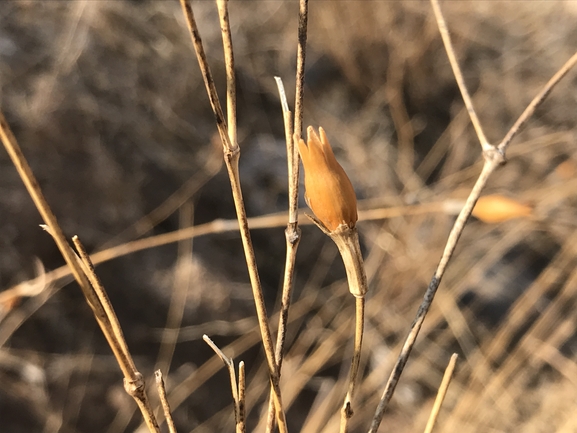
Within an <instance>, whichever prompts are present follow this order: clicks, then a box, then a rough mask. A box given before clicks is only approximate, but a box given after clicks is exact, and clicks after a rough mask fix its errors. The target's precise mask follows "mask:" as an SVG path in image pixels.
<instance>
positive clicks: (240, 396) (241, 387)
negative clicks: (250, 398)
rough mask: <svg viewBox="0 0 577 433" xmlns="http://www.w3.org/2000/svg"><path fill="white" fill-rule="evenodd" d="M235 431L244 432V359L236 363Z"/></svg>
mask: <svg viewBox="0 0 577 433" xmlns="http://www.w3.org/2000/svg"><path fill="white" fill-rule="evenodd" d="M236 431H237V433H245V432H246V373H245V369H244V361H240V362H239V363H238V422H237V424H236Z"/></svg>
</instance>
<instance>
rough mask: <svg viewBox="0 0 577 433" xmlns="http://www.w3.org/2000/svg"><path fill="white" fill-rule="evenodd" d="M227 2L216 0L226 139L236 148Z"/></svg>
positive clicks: (230, 41) (231, 51) (234, 77)
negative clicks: (223, 66)
mask: <svg viewBox="0 0 577 433" xmlns="http://www.w3.org/2000/svg"><path fill="white" fill-rule="evenodd" d="M227 3H228V0H216V4H217V6H218V17H219V19H220V30H221V33H222V44H223V49H224V64H225V67H226V119H227V122H228V137H229V138H230V142H231V144H232V145H233V146H237V144H238V143H237V128H236V75H235V71H234V54H233V50H232V36H231V33H230V21H229V19H228V6H227Z"/></svg>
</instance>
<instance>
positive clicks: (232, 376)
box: [202, 334, 240, 433]
mask: <svg viewBox="0 0 577 433" xmlns="http://www.w3.org/2000/svg"><path fill="white" fill-rule="evenodd" d="M202 339H203V340H204V341H205V342H206V344H208V345H209V346H210V347H211V349H212V350H214V353H216V354H217V355H218V357H219V358H220V359H221V360H222V362H224V365H226V368H227V369H228V375H229V378H230V388H231V391H232V399H233V401H234V419H235V422H236V427H237V433H240V430H239V425H240V411H239V398H238V384H237V382H236V373H235V371H234V362H233V361H232V359H230V358H229V357H228V356H226V355H225V354H224V352H223V351H222V350H220V348H219V347H218V346H217V345H216V344H215V343H214V341H212V340H211V339H210V337H209V336H208V335H206V334H205V335H203V336H202Z"/></svg>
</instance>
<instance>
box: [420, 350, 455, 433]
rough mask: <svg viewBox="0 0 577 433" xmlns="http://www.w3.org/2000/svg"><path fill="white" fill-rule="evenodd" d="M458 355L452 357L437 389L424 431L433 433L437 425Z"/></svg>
mask: <svg viewBox="0 0 577 433" xmlns="http://www.w3.org/2000/svg"><path fill="white" fill-rule="evenodd" d="M458 357H459V355H457V354H456V353H453V355H452V356H451V359H450V360H449V364H448V365H447V368H446V369H445V374H444V375H443V380H442V381H441V386H439V390H438V391H437V397H436V398H435V403H434V404H433V409H432V410H431V415H430V416H429V420H428V421H427V425H426V427H425V431H424V433H431V432H432V431H433V427H434V426H435V423H436V422H437V417H438V416H439V411H440V410H441V406H442V405H443V401H444V400H445V396H446V395H447V390H448V389H449V384H450V383H451V379H452V378H453V372H454V371H455V365H457V358H458Z"/></svg>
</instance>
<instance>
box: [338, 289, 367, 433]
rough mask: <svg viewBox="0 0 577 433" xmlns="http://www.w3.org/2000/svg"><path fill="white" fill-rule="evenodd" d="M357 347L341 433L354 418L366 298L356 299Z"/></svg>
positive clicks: (342, 418)
mask: <svg viewBox="0 0 577 433" xmlns="http://www.w3.org/2000/svg"><path fill="white" fill-rule="evenodd" d="M355 302H356V303H355V307H356V308H355V347H354V353H353V358H352V360H351V369H350V370H349V387H348V390H347V395H346V396H345V402H344V405H343V408H342V410H341V428H340V432H341V433H346V432H347V431H348V422H349V419H350V418H351V417H352V416H353V408H352V400H353V397H354V394H355V386H356V383H357V378H358V372H359V366H360V363H361V349H362V345H363V332H364V327H365V298H364V297H358V298H355Z"/></svg>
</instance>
